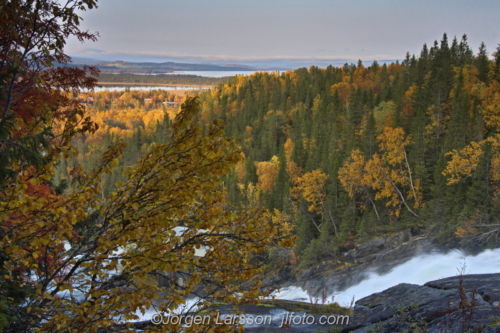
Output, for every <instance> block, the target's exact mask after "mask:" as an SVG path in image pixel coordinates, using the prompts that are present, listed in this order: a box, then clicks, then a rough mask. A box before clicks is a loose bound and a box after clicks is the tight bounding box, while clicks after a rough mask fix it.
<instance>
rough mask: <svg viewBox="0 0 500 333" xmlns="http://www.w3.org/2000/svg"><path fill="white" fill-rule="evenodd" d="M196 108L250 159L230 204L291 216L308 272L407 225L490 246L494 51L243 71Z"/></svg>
mask: <svg viewBox="0 0 500 333" xmlns="http://www.w3.org/2000/svg"><path fill="white" fill-rule="evenodd" d="M201 100H202V106H203V107H202V110H203V117H204V120H206V121H209V120H211V119H216V118H222V119H224V120H225V121H226V126H227V127H226V132H227V134H228V135H230V136H235V137H237V138H238V139H239V140H240V145H241V147H242V150H243V153H244V162H242V163H241V164H240V165H238V166H237V167H236V169H235V170H234V172H233V173H232V174H231V176H230V177H229V178H228V179H227V187H228V193H229V196H230V198H231V200H234V201H236V202H252V203H255V204H259V205H262V206H264V207H266V208H268V209H269V210H271V211H274V212H275V213H276V214H279V216H280V218H283V219H289V220H290V221H293V222H294V225H295V227H296V234H297V236H298V240H297V248H298V251H299V254H300V255H301V256H302V258H303V260H302V262H303V263H305V264H308V263H310V264H313V263H315V262H318V261H319V260H324V259H327V258H329V257H331V256H332V255H334V254H338V253H340V252H343V251H346V250H349V249H350V248H352V246H353V244H354V243H355V242H356V241H357V240H364V239H369V238H371V237H374V236H376V235H380V234H385V233H390V232H394V231H400V230H411V232H412V234H413V235H417V234H429V235H431V237H432V238H433V239H435V240H436V241H437V242H439V243H440V244H442V245H448V246H456V245H458V244H459V243H461V244H462V245H472V244H473V245H478V244H482V245H493V244H495V242H496V236H497V233H498V231H499V229H498V219H497V216H498V213H499V209H500V201H499V199H500V198H499V196H498V195H499V190H500V187H499V186H500V183H499V180H500V177H499V176H500V154H499V153H500V152H499V150H498V147H499V144H500V136H499V134H498V130H499V125H500V123H499V118H498V117H499V116H500V47H499V48H497V50H496V53H494V60H490V58H489V54H488V51H487V50H486V46H485V45H484V44H482V45H481V46H480V47H479V50H478V51H477V52H474V51H473V50H472V49H471V47H470V46H469V45H468V43H467V37H466V36H465V35H464V36H463V38H462V39H461V40H457V39H456V38H455V39H453V40H451V41H449V40H448V37H447V35H446V34H445V35H444V36H443V38H442V40H441V41H440V42H437V41H436V42H434V44H433V45H432V46H431V47H429V46H427V45H424V46H423V48H422V50H421V53H420V54H419V55H410V54H407V55H406V58H405V60H404V61H402V62H401V63H398V62H395V63H392V64H383V65H380V64H378V63H377V62H376V61H374V62H373V63H372V64H371V65H370V66H368V67H365V66H364V65H363V64H362V63H361V61H360V62H359V63H358V64H350V65H349V64H345V65H344V66H343V67H340V68H335V67H332V66H330V67H327V68H324V69H323V68H317V67H310V68H309V69H306V68H301V69H298V70H296V71H293V72H292V71H288V72H284V73H275V74H267V73H257V74H255V75H253V76H250V77H241V76H240V77H235V78H233V79H232V80H231V81H229V82H228V83H227V84H223V85H219V86H218V87H217V89H214V90H213V91H212V92H211V93H207V94H204V95H202V96H201Z"/></svg>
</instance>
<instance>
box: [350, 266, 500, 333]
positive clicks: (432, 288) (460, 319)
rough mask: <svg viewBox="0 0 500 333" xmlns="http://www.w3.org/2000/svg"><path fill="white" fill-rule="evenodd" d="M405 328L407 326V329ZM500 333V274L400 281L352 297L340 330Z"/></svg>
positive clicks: (387, 332) (355, 332) (390, 332)
mask: <svg viewBox="0 0 500 333" xmlns="http://www.w3.org/2000/svg"><path fill="white" fill-rule="evenodd" d="M405 330H406V331H405ZM402 331H404V332H427V333H449V332H450V333H451V332H483V333H498V332H500V274H474V275H463V276H455V277H449V278H445V279H440V280H436V281H431V282H428V283H426V284H425V285H423V286H419V285H413V284H405V283H402V284H399V285H397V286H395V287H392V288H389V289H387V290H385V291H383V292H380V293H376V294H373V295H370V296H368V297H365V298H362V299H360V300H358V301H357V302H356V305H355V307H354V314H353V315H352V317H351V321H350V323H349V325H348V326H346V327H344V328H343V329H342V333H347V332H354V333H368V332H380V333H381V332H384V333H396V332H402Z"/></svg>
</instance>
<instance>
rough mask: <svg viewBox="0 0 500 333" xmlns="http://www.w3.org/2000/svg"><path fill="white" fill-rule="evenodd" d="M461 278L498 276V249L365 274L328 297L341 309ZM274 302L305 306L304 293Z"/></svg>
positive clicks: (431, 257)
mask: <svg viewBox="0 0 500 333" xmlns="http://www.w3.org/2000/svg"><path fill="white" fill-rule="evenodd" d="M460 271H463V273H464V274H486V273H500V248H498V249H494V250H486V251H484V252H481V253H480V254H478V255H475V256H473V255H465V254H464V253H463V252H461V251H458V250H454V251H450V252H448V253H435V254H427V255H422V256H418V257H415V258H413V259H410V260H409V261H407V262H405V263H403V264H401V265H399V266H396V267H394V268H393V269H391V270H390V271H389V272H388V273H387V274H383V275H379V274H377V273H375V272H371V273H369V276H368V278H367V279H365V280H363V281H361V283H359V284H357V285H355V286H352V287H350V288H348V289H347V290H344V291H340V292H335V293H334V294H333V295H330V296H329V297H328V302H331V300H332V296H334V298H333V299H334V301H335V302H337V303H339V304H340V305H343V306H349V305H350V303H351V301H352V299H353V298H354V299H355V300H359V299H361V298H363V297H366V296H368V295H371V294H373V293H377V292H381V291H383V290H386V289H388V288H390V287H393V286H395V285H397V284H400V283H412V284H419V285H423V284H424V283H426V282H429V281H432V280H438V279H441V278H445V277H450V276H456V275H458V274H459V272H460ZM275 296H276V298H279V299H286V300H295V301H305V302H309V301H310V298H309V295H308V294H307V292H306V291H304V290H303V289H302V288H299V287H289V288H283V289H282V290H280V292H279V293H276V294H275Z"/></svg>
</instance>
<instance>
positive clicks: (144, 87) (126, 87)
mask: <svg viewBox="0 0 500 333" xmlns="http://www.w3.org/2000/svg"><path fill="white" fill-rule="evenodd" d="M203 89H210V88H208V87H183V86H155V85H152V86H147V85H142V86H134V85H119V84H117V85H111V84H110V85H102V86H101V87H98V88H95V89H94V91H95V92H99V91H104V90H109V91H112V90H114V91H124V90H145V91H148V90H203Z"/></svg>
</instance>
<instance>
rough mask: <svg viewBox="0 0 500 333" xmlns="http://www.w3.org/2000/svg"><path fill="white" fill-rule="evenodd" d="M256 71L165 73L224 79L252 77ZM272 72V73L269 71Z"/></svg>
mask: <svg viewBox="0 0 500 333" xmlns="http://www.w3.org/2000/svg"><path fill="white" fill-rule="evenodd" d="M255 72H256V71H179V72H173V73H165V74H166V75H176V74H183V75H198V76H205V77H224V76H235V75H250V74H253V73H255ZM269 72H271V71H269Z"/></svg>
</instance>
